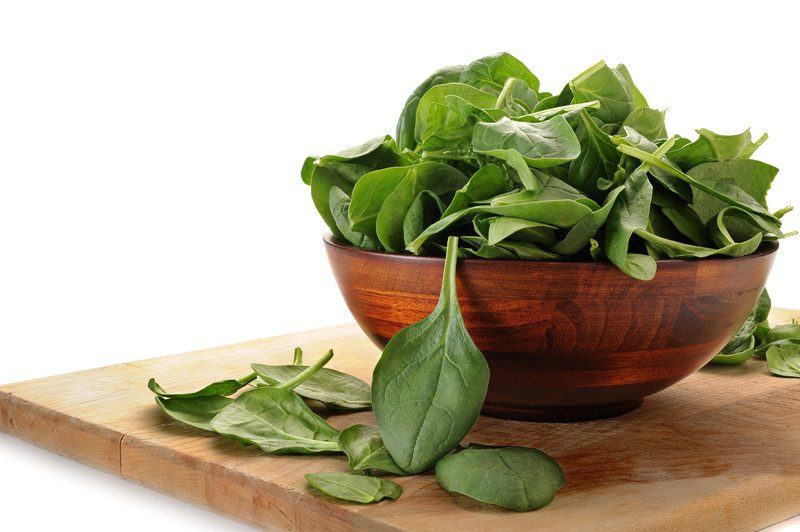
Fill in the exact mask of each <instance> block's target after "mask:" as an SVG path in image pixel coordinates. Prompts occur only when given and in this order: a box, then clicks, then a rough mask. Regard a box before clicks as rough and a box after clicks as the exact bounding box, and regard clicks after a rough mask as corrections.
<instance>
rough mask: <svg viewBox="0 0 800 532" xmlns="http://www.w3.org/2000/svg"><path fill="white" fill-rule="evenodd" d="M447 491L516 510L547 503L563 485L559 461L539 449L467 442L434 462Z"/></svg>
mask: <svg viewBox="0 0 800 532" xmlns="http://www.w3.org/2000/svg"><path fill="white" fill-rule="evenodd" d="M436 480H437V481H438V482H439V484H440V485H441V486H442V487H443V488H444V489H446V490H447V491H452V492H456V493H460V494H462V495H466V496H467V497H472V498H473V499H477V500H479V501H481V502H485V503H489V504H494V505H497V506H502V507H504V508H510V509H512V510H516V511H518V512H530V511H532V510H538V509H539V508H543V507H545V506H547V505H548V504H550V502H551V501H552V500H553V498H554V497H555V493H556V491H557V490H558V489H559V488H561V486H563V485H564V472H563V471H562V469H561V467H560V466H559V465H558V463H557V462H556V461H555V460H553V459H552V458H550V457H549V456H547V455H546V454H545V453H543V452H542V451H539V450H538V449H531V448H526V447H488V446H483V445H475V444H470V445H469V446H467V448H466V449H464V450H463V451H459V452H457V453H453V454H451V455H449V456H446V457H445V458H443V459H441V460H439V462H438V463H437V464H436Z"/></svg>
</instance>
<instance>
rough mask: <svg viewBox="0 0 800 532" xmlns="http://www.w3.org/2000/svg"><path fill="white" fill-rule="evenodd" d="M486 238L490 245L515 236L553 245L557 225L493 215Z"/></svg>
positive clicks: (529, 241) (531, 241) (528, 240)
mask: <svg viewBox="0 0 800 532" xmlns="http://www.w3.org/2000/svg"><path fill="white" fill-rule="evenodd" d="M488 225H489V227H488V232H487V236H486V239H487V241H488V243H489V244H490V245H493V244H497V243H498V242H502V241H504V240H506V239H507V238H509V237H511V236H514V239H515V240H521V241H523V242H528V243H540V244H545V245H552V244H555V242H556V237H555V231H556V229H557V228H556V227H553V226H552V225H547V224H543V223H539V222H531V221H530V220H523V219H521V218H510V217H507V216H493V217H491V218H490V219H489V221H488Z"/></svg>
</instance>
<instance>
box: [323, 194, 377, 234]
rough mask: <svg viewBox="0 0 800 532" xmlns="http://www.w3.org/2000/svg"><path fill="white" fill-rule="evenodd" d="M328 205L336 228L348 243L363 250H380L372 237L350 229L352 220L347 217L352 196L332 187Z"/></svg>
mask: <svg viewBox="0 0 800 532" xmlns="http://www.w3.org/2000/svg"><path fill="white" fill-rule="evenodd" d="M328 203H329V204H330V207H331V215H332V216H333V219H334V221H335V222H336V227H338V228H339V231H340V232H341V233H342V236H344V238H345V239H346V240H347V241H348V242H350V243H351V244H353V245H354V246H357V247H360V248H363V249H370V250H377V249H378V243H377V242H375V240H374V239H373V238H372V237H370V236H368V235H365V234H364V233H359V232H358V231H354V230H353V229H352V228H351V227H350V220H349V218H348V217H347V212H348V210H349V208H350V196H348V195H347V194H346V193H345V192H344V191H343V190H342V189H340V188H339V187H337V186H332V187H331V190H330V197H329V198H328Z"/></svg>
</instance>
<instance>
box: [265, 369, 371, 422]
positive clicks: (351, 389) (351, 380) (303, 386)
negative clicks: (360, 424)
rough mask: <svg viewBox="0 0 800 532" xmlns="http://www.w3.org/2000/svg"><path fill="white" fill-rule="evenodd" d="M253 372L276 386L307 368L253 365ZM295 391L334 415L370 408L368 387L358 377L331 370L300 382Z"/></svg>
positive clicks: (323, 370)
mask: <svg viewBox="0 0 800 532" xmlns="http://www.w3.org/2000/svg"><path fill="white" fill-rule="evenodd" d="M252 367H253V371H255V372H256V374H257V375H258V377H259V378H260V379H261V380H262V381H264V382H265V383H267V384H269V385H271V386H274V385H277V384H280V383H282V382H286V381H289V380H291V379H293V378H295V377H297V376H298V375H299V374H300V373H302V372H303V371H306V370H307V369H308V366H302V365H298V364H293V365H291V366H269V365H266V364H253V365H252ZM294 391H295V393H296V394H297V395H299V396H300V397H305V398H307V399H313V400H315V401H319V402H320V403H323V404H324V405H325V408H327V409H328V410H330V411H332V412H348V411H354V410H366V409H368V408H369V407H370V406H371V404H372V403H371V399H370V387H369V384H367V383H366V382H364V381H362V380H361V379H359V378H357V377H353V376H352V375H348V374H347V373H342V372H341V371H336V370H335V369H330V368H321V369H319V371H317V372H316V373H314V374H313V375H311V376H310V377H308V378H307V379H306V380H304V381H303V382H302V383H300V384H299V385H298V386H297V387H296V388H294Z"/></svg>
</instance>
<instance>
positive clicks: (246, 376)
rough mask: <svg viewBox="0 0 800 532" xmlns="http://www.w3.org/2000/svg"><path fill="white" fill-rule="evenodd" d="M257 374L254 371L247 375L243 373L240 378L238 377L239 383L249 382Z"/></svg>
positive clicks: (243, 384) (254, 378)
mask: <svg viewBox="0 0 800 532" xmlns="http://www.w3.org/2000/svg"><path fill="white" fill-rule="evenodd" d="M256 377H257V375H256V374H255V373H251V374H249V375H245V376H244V377H242V378H241V379H238V382H239V384H241V385H242V386H245V385H246V384H250V383H251V382H253V381H254V380H256Z"/></svg>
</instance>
